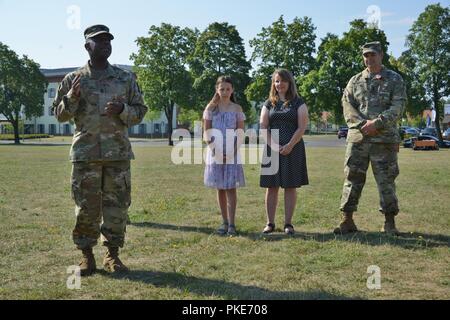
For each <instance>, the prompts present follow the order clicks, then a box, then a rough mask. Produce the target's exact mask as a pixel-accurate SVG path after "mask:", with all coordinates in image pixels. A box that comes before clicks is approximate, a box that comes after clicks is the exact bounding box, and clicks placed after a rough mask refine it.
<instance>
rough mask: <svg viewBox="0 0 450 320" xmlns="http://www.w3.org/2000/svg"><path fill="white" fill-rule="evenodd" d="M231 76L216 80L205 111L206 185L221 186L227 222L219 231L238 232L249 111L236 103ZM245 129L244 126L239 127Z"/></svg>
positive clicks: (219, 199) (219, 192)
mask: <svg viewBox="0 0 450 320" xmlns="http://www.w3.org/2000/svg"><path fill="white" fill-rule="evenodd" d="M233 91H234V89H233V82H232V80H231V78H230V77H225V76H222V77H220V78H219V79H218V80H217V83H216V94H215V95H214V98H213V99H212V100H211V102H210V103H209V104H208V106H207V107H206V109H205V111H204V113H203V120H204V126H203V127H204V130H205V134H204V139H205V142H206V143H207V144H208V150H207V155H206V166H205V176H204V180H205V185H206V186H207V187H210V188H215V189H217V202H218V204H219V207H220V211H221V213H222V219H223V222H222V224H221V225H220V227H219V229H218V230H217V232H218V233H219V234H221V235H225V234H228V235H230V236H233V235H235V234H236V226H235V216H236V204H237V192H236V189H237V188H239V187H244V186H245V179H244V170H243V167H242V162H241V158H240V153H239V149H240V145H241V144H242V142H243V138H244V131H243V130H244V121H245V115H244V113H243V112H242V108H241V106H240V105H238V104H236V102H235V98H234V94H233ZM236 129H241V130H236Z"/></svg>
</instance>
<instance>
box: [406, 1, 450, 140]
mask: <svg viewBox="0 0 450 320" xmlns="http://www.w3.org/2000/svg"><path fill="white" fill-rule="evenodd" d="M406 45H407V47H408V48H409V53H408V55H410V56H411V58H412V59H413V60H414V61H415V64H414V65H413V66H412V67H413V71H412V73H413V74H414V75H416V76H417V81H418V84H419V85H421V86H422V87H423V88H424V89H425V93H426V95H427V96H429V97H430V98H431V99H430V100H432V102H433V106H434V109H435V111H436V129H437V130H436V131H437V132H438V137H439V140H441V141H442V134H441V129H440V101H441V99H442V98H443V97H446V96H448V95H449V94H450V54H449V52H450V9H449V8H448V7H446V8H443V7H441V5H440V4H433V5H429V6H427V7H426V8H425V11H424V12H423V13H421V14H420V15H419V18H418V19H417V21H416V22H414V24H413V26H412V28H411V29H410V33H409V35H408V37H407V43H406Z"/></svg>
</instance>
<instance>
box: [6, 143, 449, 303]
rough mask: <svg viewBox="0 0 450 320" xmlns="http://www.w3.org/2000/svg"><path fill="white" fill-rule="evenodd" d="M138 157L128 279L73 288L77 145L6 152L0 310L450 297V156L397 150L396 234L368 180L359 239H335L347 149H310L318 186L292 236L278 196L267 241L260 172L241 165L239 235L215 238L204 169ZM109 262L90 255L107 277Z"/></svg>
mask: <svg viewBox="0 0 450 320" xmlns="http://www.w3.org/2000/svg"><path fill="white" fill-rule="evenodd" d="M307 139H308V138H307ZM315 139H316V140H317V139H321V138H315ZM324 139H330V138H324ZM331 139H335V137H332V138H331ZM134 150H135V154H136V158H137V159H136V160H135V161H133V162H132V198H133V203H132V207H131V209H130V217H131V221H132V224H131V225H129V226H128V227H127V237H126V246H125V248H124V249H123V250H122V251H121V257H122V258H123V261H124V262H126V263H127V265H128V266H129V267H130V269H131V272H130V273H129V274H127V275H125V276H110V275H108V274H106V273H105V272H102V271H100V272H97V273H96V274H95V275H94V276H92V277H89V278H83V279H82V281H81V288H80V289H78V290H70V289H68V288H67V285H66V282H67V279H68V277H69V276H70V274H68V273H67V269H68V267H70V266H71V265H76V264H78V261H79V258H80V252H79V251H77V250H76V249H75V247H74V245H73V243H72V240H71V231H72V229H73V226H74V221H75V217H74V209H73V202H72V200H71V196H70V183H69V177H70V170H71V164H70V163H69V161H68V160H67V159H68V152H69V146H54V147H51V146H18V147H16V146H7V145H0V182H1V183H0V227H1V232H0V241H1V246H0V299H449V298H450V250H449V246H450V150H442V149H441V150H440V151H437V152H434V151H426V152H422V151H412V150H411V149H403V148H401V152H400V155H399V159H400V168H401V174H400V177H399V178H398V180H397V190H398V197H399V199H400V206H401V213H400V215H399V216H398V219H397V222H398V223H397V224H398V227H399V229H400V231H402V232H403V234H402V236H400V237H391V236H385V235H382V234H380V233H379V232H378V231H379V229H380V227H381V226H382V224H383V216H382V215H381V214H380V213H379V212H378V192H377V189H376V184H375V181H374V179H373V175H372V172H371V169H369V175H368V179H367V184H366V186H365V189H364V192H363V196H362V199H361V202H360V210H359V212H358V213H357V215H356V223H357V225H358V227H359V228H360V229H361V230H362V231H361V232H359V233H357V234H354V235H348V236H335V235H334V234H333V233H332V230H333V228H334V227H335V226H336V225H337V223H338V221H339V200H340V194H341V190H342V182H343V159H344V152H345V148H343V147H334V148H333V147H307V157H308V169H309V177H310V186H307V187H304V188H302V189H301V190H299V197H298V198H299V201H298V205H297V209H296V212H295V216H294V220H293V223H294V225H295V228H296V231H297V233H296V235H295V236H293V237H288V236H285V235H284V234H282V233H281V229H282V226H283V216H284V208H283V197H282V193H281V194H280V202H279V210H278V212H277V218H276V223H277V229H278V230H277V232H276V233H275V234H273V235H270V236H262V235H261V230H262V229H263V227H264V225H265V222H266V220H265V219H266V218H265V210H264V190H263V189H261V188H260V187H259V166H258V165H246V166H245V175H246V179H247V187H245V188H243V189H241V190H239V192H238V212H237V228H238V232H239V235H238V236H237V237H233V238H229V237H221V236H218V235H215V234H214V231H215V229H216V228H217V227H218V225H219V223H220V221H221V217H220V214H219V210H218V208H217V205H216V201H215V191H214V190H212V189H207V188H205V187H204V186H203V166H202V165H182V166H180V165H174V164H172V162H171V158H170V155H171V149H170V148H169V147H135V148H134ZM104 252H105V248H104V247H102V246H100V245H99V246H97V247H96V248H95V254H96V258H97V266H98V267H101V262H102V257H103V254H104ZM369 266H378V267H379V268H380V270H381V289H379V290H370V289H368V288H367V279H368V277H369V276H370V274H368V273H367V269H368V267H369Z"/></svg>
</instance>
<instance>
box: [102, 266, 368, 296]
mask: <svg viewBox="0 0 450 320" xmlns="http://www.w3.org/2000/svg"><path fill="white" fill-rule="evenodd" d="M97 273H98V274H100V275H102V276H106V277H109V278H113V279H118V280H128V281H135V282H141V283H145V284H149V285H153V286H155V287H159V288H167V287H169V288H174V289H178V290H181V291H182V292H191V293H195V294H199V295H203V296H205V297H212V298H223V299H227V300H229V299H238V300H259V299H261V300H269V299H270V300H350V299H354V300H361V299H362V298H361V297H346V296H342V295H336V294H332V293H329V292H325V291H319V290H313V291H271V290H267V289H263V288H259V287H255V286H245V285H241V284H238V283H231V282H226V281H222V280H214V279H205V278H197V277H193V276H187V275H183V274H181V273H175V272H161V271H146V270H131V271H129V272H128V273H125V274H118V275H111V274H109V273H107V272H106V271H103V270H99V271H98V272H97Z"/></svg>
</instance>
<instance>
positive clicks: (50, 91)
mask: <svg viewBox="0 0 450 320" xmlns="http://www.w3.org/2000/svg"><path fill="white" fill-rule="evenodd" d="M55 96H56V89H55V88H50V89H48V97H49V98H50V99H54V98H55Z"/></svg>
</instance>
